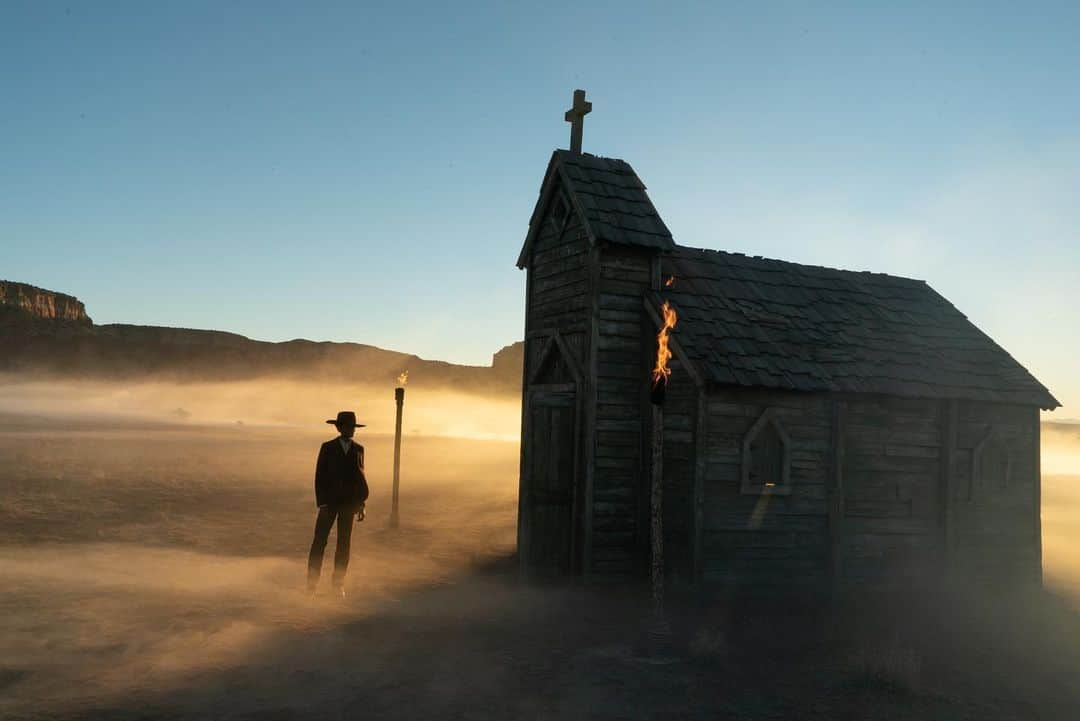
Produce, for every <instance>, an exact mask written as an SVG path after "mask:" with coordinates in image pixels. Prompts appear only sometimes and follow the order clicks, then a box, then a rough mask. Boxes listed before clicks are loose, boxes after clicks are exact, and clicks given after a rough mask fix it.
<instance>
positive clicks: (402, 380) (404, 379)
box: [397, 371, 409, 388]
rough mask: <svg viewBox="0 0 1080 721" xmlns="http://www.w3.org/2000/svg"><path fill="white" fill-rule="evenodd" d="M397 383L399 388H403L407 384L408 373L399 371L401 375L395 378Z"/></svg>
mask: <svg viewBox="0 0 1080 721" xmlns="http://www.w3.org/2000/svg"><path fill="white" fill-rule="evenodd" d="M397 382H398V385H399V386H401V387H402V388H404V387H405V384H406V383H408V382H409V371H401V375H399V376H398V377H397Z"/></svg>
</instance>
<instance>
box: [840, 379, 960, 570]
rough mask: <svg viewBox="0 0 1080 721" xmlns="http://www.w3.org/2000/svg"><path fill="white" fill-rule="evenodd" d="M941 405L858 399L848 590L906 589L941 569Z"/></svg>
mask: <svg viewBox="0 0 1080 721" xmlns="http://www.w3.org/2000/svg"><path fill="white" fill-rule="evenodd" d="M942 423H943V406H942V404H941V403H940V402H939V401H936V400H920V399H901V398H889V397H882V396H860V397H856V398H853V399H850V400H848V401H847V402H846V414H845V418H844V424H843V433H844V456H843V483H844V503H843V528H842V531H841V538H840V543H841V548H840V552H841V559H840V561H841V571H842V580H843V582H844V583H845V584H846V585H859V584H863V583H875V584H892V583H897V584H906V583H913V582H917V581H918V579H919V578H921V577H923V575H924V574H926V573H928V572H932V571H934V570H935V569H939V568H941V565H942V562H943V559H944V549H943V545H944V536H943V532H942V523H943V518H942V506H941V496H940V493H941V483H942V475H943V474H942V462H943V461H942V453H941V446H942V440H943V428H942Z"/></svg>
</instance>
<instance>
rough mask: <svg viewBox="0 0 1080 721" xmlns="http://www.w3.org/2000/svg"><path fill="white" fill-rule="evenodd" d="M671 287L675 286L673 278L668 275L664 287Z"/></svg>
mask: <svg viewBox="0 0 1080 721" xmlns="http://www.w3.org/2000/svg"><path fill="white" fill-rule="evenodd" d="M673 285H675V276H673V275H669V276H668V279H667V280H665V281H664V287H665V288H670V287H671V286H673Z"/></svg>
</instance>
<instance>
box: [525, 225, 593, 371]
mask: <svg viewBox="0 0 1080 721" xmlns="http://www.w3.org/2000/svg"><path fill="white" fill-rule="evenodd" d="M528 272H529V294H530V298H529V300H528V313H527V315H526V319H525V338H526V346H527V347H526V357H525V361H526V367H527V369H531V368H533V367H535V366H530V365H528V364H529V363H530V362H533V363H535V361H536V359H537V357H538V355H539V353H540V352H541V351H542V348H543V345H544V343H543V342H542V341H543V340H544V339H546V338H548V337H550V336H551V334H552V333H554V332H555V331H556V330H558V331H559V332H560V333H561V334H562V336H563V340H565V341H566V343H567V345H568V346H569V347H570V349H571V351H572V352H573V353H574V355H575V356H576V358H577V360H578V362H579V363H583V362H584V360H585V359H586V358H587V357H588V333H587V331H588V330H589V316H590V313H591V311H590V308H591V306H590V302H589V297H590V288H589V285H590V276H589V240H588V236H587V235H586V233H585V229H584V227H583V226H582V225H581V222H580V220H579V219H578V217H577V214H576V213H571V214H570V215H569V217H568V219H567V222H566V225H565V227H564V228H563V229H562V231H561V232H559V231H558V229H556V227H555V226H554V225H552V223H550V222H548V221H547V220H546V219H545V220H544V221H543V226H542V229H541V231H540V234H539V236H538V237H537V239H536V241H535V242H534V245H533V256H532V261H531V263H530V264H529V270H528ZM537 338H540V339H541V342H534V341H535V339H537ZM526 376H528V370H527V371H526Z"/></svg>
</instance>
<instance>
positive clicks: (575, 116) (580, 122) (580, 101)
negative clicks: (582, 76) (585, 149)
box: [564, 90, 592, 153]
mask: <svg viewBox="0 0 1080 721" xmlns="http://www.w3.org/2000/svg"><path fill="white" fill-rule="evenodd" d="M591 112H592V103H590V102H587V101H586V100H585V91H584V90H575V91H574V107H572V108H570V109H569V110H567V111H566V115H565V116H564V117H565V118H566V122H568V123H570V152H571V153H580V152H581V131H582V130H584V128H585V116H586V115H588V114H589V113H591Z"/></svg>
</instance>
